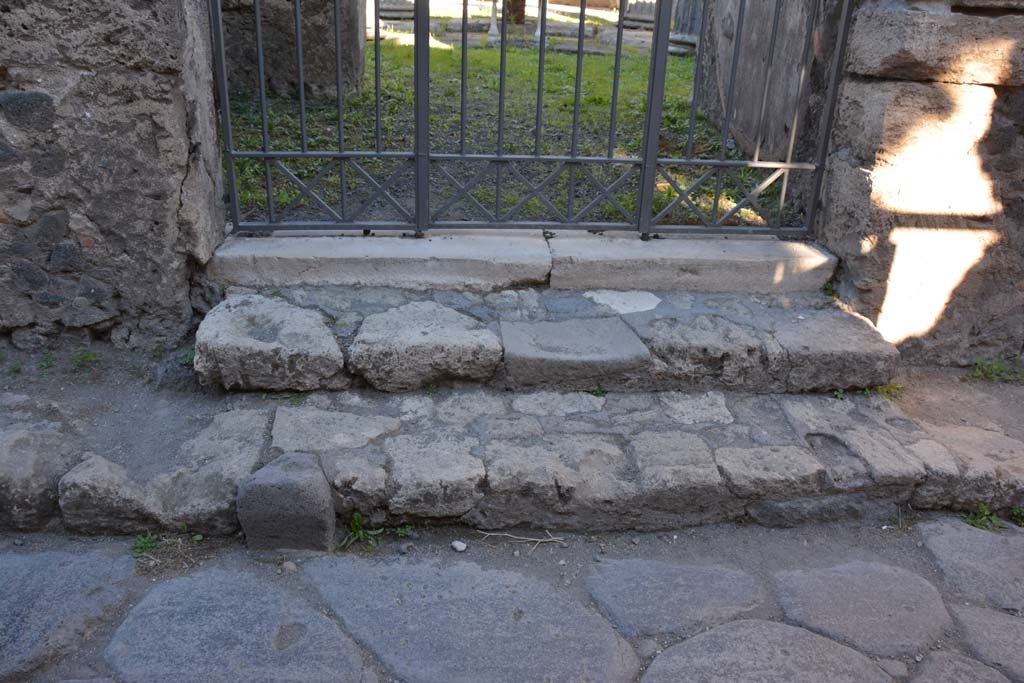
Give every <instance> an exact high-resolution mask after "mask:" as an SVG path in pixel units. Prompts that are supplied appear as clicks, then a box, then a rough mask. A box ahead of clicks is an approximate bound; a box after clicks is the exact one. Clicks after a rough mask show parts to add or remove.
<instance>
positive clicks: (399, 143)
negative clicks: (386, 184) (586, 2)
mask: <svg viewBox="0 0 1024 683" xmlns="http://www.w3.org/2000/svg"><path fill="white" fill-rule="evenodd" d="M538 55H539V51H538V50H536V49H533V48H531V47H511V46H510V47H509V48H508V49H507V52H506V59H507V68H506V74H507V77H506V84H505V98H506V99H505V107H504V140H503V151H504V153H506V154H533V153H534V151H535V145H534V139H535V138H534V131H535V122H536V105H537V73H538ZM366 57H367V62H368V63H367V66H366V71H365V77H364V83H363V88H362V91H361V92H360V93H358V94H351V96H347V97H346V101H345V107H344V120H345V126H344V135H345V146H346V149H348V150H365V151H373V150H375V149H376V135H375V130H376V125H375V122H376V113H375V103H374V96H373V94H374V88H373V74H374V64H373V60H374V51H373V48H372V45H370V46H368V49H367V52H366ZM500 57H501V53H500V50H495V49H482V48H471V49H470V50H469V51H468V52H467V61H468V74H469V76H468V79H467V97H466V108H467V116H466V121H465V139H464V143H465V145H464V149H465V151H466V152H468V153H483V154H493V153H496V152H497V149H498V141H497V129H498V116H499V111H498V110H499V107H498V100H499V91H500V88H499V86H500V82H499V60H500ZM461 59H462V53H461V50H460V49H439V48H435V49H431V54H430V69H431V91H430V94H431V108H430V127H431V149H432V151H433V152H435V153H457V152H459V150H460V142H461V140H462V138H461V131H462V120H461V115H460V111H461ZM668 64H669V72H668V77H667V86H666V88H667V92H666V96H665V100H664V107H663V110H664V114H663V121H662V127H661V136H660V140H659V146H660V151H659V154H660V156H661V157H663V158H666V157H669V158H672V157H676V158H677V157H683V156H685V155H686V154H685V153H686V146H687V139H688V132H689V121H690V107H689V102H690V97H691V92H692V87H693V70H694V60H693V58H692V57H671V58H670V59H669V63H668ZM648 68H649V59H648V57H647V55H646V54H643V55H642V54H638V53H636V51H635V50H632V49H630V48H625V51H624V53H623V55H622V65H621V75H620V79H619V92H618V106H617V125H616V138H615V144H614V148H613V150H612V153H613V155H614V156H615V157H619V158H622V157H632V158H636V157H639V156H641V147H642V141H643V121H644V116H645V112H646V104H647V103H646V97H647V75H648ZM613 74H614V56H613V55H585V56H584V59H583V73H582V83H583V87H582V97H581V103H580V111H579V133H578V136H577V139H576V142H575V145H576V151H577V153H578V154H579V155H580V156H601V157H604V156H606V155H607V154H608V142H609V141H608V132H609V124H610V114H611V101H612V90H613V80H614V79H613ZM575 76H576V55H575V54H567V53H559V52H555V51H553V50H549V51H548V52H547V55H546V58H545V70H544V98H543V99H544V104H543V125H542V135H541V140H540V152H541V154H545V155H569V154H570V153H571V152H572V148H573V144H574V143H573V136H572V129H573V121H574V118H575V112H574V83H575ZM381 91H382V102H381V116H380V127H381V141H382V145H381V149H382V150H384V151H409V150H411V149H412V147H413V143H414V139H413V131H414V123H413V104H414V101H413V48H412V47H411V46H409V45H398V44H395V43H383V44H382V45H381ZM231 112H232V123H233V132H234V136H235V146H236V148H237V149H239V150H249V151H259V150H261V149H262V133H261V111H260V107H259V102H258V100H257V98H256V97H255V96H253V94H252V93H236V94H235V95H234V96H233V97H232V99H231ZM306 126H307V139H308V148H309V149H310V150H323V151H332V150H337V149H338V112H337V108H336V103H335V99H334V97H333V96H332V97H330V98H329V99H326V100H324V99H316V98H313V97H307V101H306ZM268 128H269V132H270V138H271V140H270V149H271V150H275V151H291V150H298V149H299V148H300V140H301V135H300V116H299V106H298V101H297V99H295V98H292V97H283V96H280V95H275V96H272V97H270V99H269V106H268ZM721 145H722V140H721V135H720V133H719V131H718V128H717V126H716V125H714V124H713V123H712V122H709V121H707V120H705V118H704V117H703V116H702V115H698V116H697V117H696V124H695V126H694V129H693V154H692V156H693V157H695V158H718V156H719V154H720V152H721ZM727 156H728V157H730V158H735V157H736V156H737V153H735V152H730V153H728V154H727ZM401 163H402V162H399V161H396V160H380V161H374V160H367V161H364V162H360V166H361V167H362V168H363V169H365V171H366V172H367V173H369V174H370V175H372V176H374V177H375V178H377V179H378V180H383V179H384V178H386V177H387V176H388V175H390V174H391V173H393V172H394V173H396V174H397V176H396V177H397V179H398V180H397V182H396V183H395V184H394V185H393V186H392V189H391V192H392V194H393V195H394V196H395V197H396V199H397V200H398V201H399V202H400V203H402V204H403V205H404V206H406V207H408V208H409V209H410V210H411V207H412V197H413V196H412V169H411V168H409V167H406V168H404V169H402V168H400V166H401ZM285 165H286V166H287V167H288V168H289V170H290V171H291V172H293V173H294V174H295V175H296V176H297V177H298V178H299V179H301V180H302V181H303V182H309V181H311V180H313V179H314V178H316V177H317V174H318V173H320V172H321V171H322V170H323V171H324V172H323V174H322V175H321V176H320V179H319V181H318V183H317V185H316V192H317V194H318V195H320V196H321V197H322V198H323V199H324V200H325V201H327V202H328V203H330V204H331V205H332V206H335V207H337V206H338V205H339V204H340V199H341V187H342V185H343V184H344V186H345V187H346V189H347V191H346V201H347V202H348V205H349V207H350V208H351V207H352V206H358V205H360V203H361V202H362V201H363V200H364V199H366V198H367V197H368V196H369V191H370V190H369V186H368V184H367V182H366V181H365V180H364V179H363V178H362V177H361V176H360V175H359V173H358V171H357V170H356V169H355V168H353V167H352V165H351V164H349V163H346V164H345V165H344V167H345V179H344V183H343V181H342V178H341V176H340V173H339V171H338V169H337V167H336V166H331V167H329V168H326V169H325V168H324V166H325V165H324V161H323V160H316V159H288V160H286V161H285ZM510 166H511V165H506V166H505V168H506V169H509V167H510ZM514 166H515V167H517V169H518V171H519V173H521V174H522V176H523V178H519V177H517V175H516V173H515V171H513V170H506V171H504V172H503V182H502V190H501V192H502V197H501V206H502V212H505V211H508V210H509V209H511V208H512V207H513V206H514V205H515V204H517V203H518V202H520V201H523V204H522V205H521V206H520V208H519V210H517V212H516V213H515V214H514V215H513V216H512V218H513V219H514V220H537V221H545V220H553V219H556V213H555V212H553V211H551V209H550V208H549V207H548V206H546V205H545V203H544V202H543V201H542V200H541V199H540V198H537V197H533V198H529V194H528V193H529V187H528V183H536V182H537V181H538V180H539V179H540V178H544V177H547V176H548V175H549V174H551V173H552V172H553V171H555V169H556V168H557V167H556V165H553V164H551V163H536V162H521V163H517V164H514ZM444 168H445V169H446V170H448V171H449V172H450V173H451V174H452V175H453V176H455V178H456V179H457V180H458V181H459V182H460V183H465V182H467V181H469V180H470V179H471V178H473V177H474V176H475V175H476V174H477V172H478V171H480V169H481V168H482V165H481V164H480V163H479V162H476V163H472V162H466V161H454V162H446V163H445V164H444ZM493 168H494V167H493V166H492V167H491V169H490V170H488V171H487V173H488V175H487V176H486V177H485V179H484V180H483V181H482V182H481V183H480V184H479V185H477V186H476V188H475V189H474V190H473V191H472V195H473V197H474V198H476V200H477V201H479V202H480V203H481V204H482V205H483V206H485V207H488V208H489V209H493V207H494V205H495V201H496V197H495V182H494V174H495V171H494V170H493ZM629 168H630V167H629V165H627V164H601V165H589V166H588V170H590V172H591V173H592V174H593V175H594V176H595V180H596V182H598V183H602V184H604V185H606V186H607V185H610V184H611V183H612V182H613V181H615V180H616V179H617V178H619V177H620V176H621V175H622V174H623V173H625V172H626V171H627V170H628V169H629ZM665 170H666V171H668V172H669V175H670V176H671V177H672V179H673V180H674V182H676V183H677V184H678V185H679V186H680V187H681V188H686V187H688V186H690V185H691V184H692V183H693V182H694V181H696V180H697V178H699V177H700V176H701V175H702V174H703V173H704V172H705V171H707V170H708V169H707V168H704V167H673V168H671V169H665ZM236 172H237V175H238V184H239V201H240V204H241V208H242V211H243V214H246V215H249V216H261V215H265V211H266V202H267V199H266V185H265V175H264V173H265V169H264V164H263V162H262V161H260V160H254V159H249V160H239V161H238V162H237V164H236ZM769 173H770V171H766V170H764V169H739V170H737V171H736V172H735V173H734V174H729V173H723V174H722V181H721V187H720V188H719V189H720V191H721V195H722V199H721V207H722V208H721V209H720V213H723V212H724V211H726V210H728V209H729V208H730V207H732V206H733V204H734V202H736V201H738V200H739V199H740V198H742V197H743V196H745V195H746V193H747V192H748V191H750V190H751V189H753V187H754V186H756V185H757V184H758V183H759V182H761V181H762V180H763V179H764V178H766V177H767V175H768V174H769ZM569 176H570V173H569V171H568V169H565V168H563V170H562V172H561V173H556V174H555V176H554V177H553V178H551V181H550V183H549V185H548V188H549V189H548V190H547V191H545V193H544V194H545V196H546V197H547V198H548V199H549V201H550V202H551V203H552V204H553V205H554V206H555V207H557V209H558V210H559V211H560V212H562V213H566V212H567V209H568V201H569V196H570V191H569V188H570V182H572V181H570V178H569ZM637 176H638V174H637V173H633V174H632V176H630V178H629V179H628V180H626V181H624V182H623V184H622V185H621V187H619V189H618V190H617V191H615V192H614V197H615V198H616V200H617V201H618V202H619V204H620V205H621V207H622V209H623V210H624V211H625V212H626V213H627V214H629V215H630V216H632V214H633V212H635V210H636V202H637V200H636V197H637V189H638V187H639V181H638V177H637ZM272 178H273V195H274V206H275V209H276V210H277V211H278V214H279V220H280V219H281V217H282V215H281V214H282V213H283V214H284V216H283V217H284V218H286V219H291V220H294V219H295V218H296V217H297V216H300V215H302V216H306V217H311V218H321V217H322V215H317V214H319V213H320V212H319V209H317V208H316V206H315V205H314V204H313V203H312V202H310V201H309V200H308V199H306V198H305V197H302V196H301V194H300V192H299V191H298V189H297V188H296V187H295V186H294V185H293V184H292V183H290V182H288V180H287V179H286V178H285V176H284V175H283V174H282V173H280V172H279V171H278V170H277V169H274V170H272ZM524 179H525V181H526V182H524ZM574 183H575V193H574V194H573V197H574V202H575V209H576V211H578V210H579V209H581V208H583V207H584V206H586V205H587V204H589V203H590V201H591V199H593V198H595V197H597V196H598V192H597V190H596V189H595V188H594V187H593V186H592V184H591V182H590V180H589V179H587V178H586V177H585V176H584V175H582V174H581V173H580V172H577V173H576V174H575V178H574ZM715 185H716V181H715V178H714V176H712V177H710V178H709V179H706V180H705V181H704V182H703V183H702V184H701V186H700V188H699V191H698V192H697V193H696V194H695V197H694V200H695V203H696V204H697V205H698V206H699V207H700V209H701V210H702V211H703V212H704V213H705V214H706V215H709V214H710V213H711V211H712V206H713V199H714V195H715V190H716V187H715ZM778 185H779V183H776V184H775V185H773V186H772V187H771V188H769V189H768V191H766V192H765V193H763V194H762V197H763V198H764V200H763V203H762V205H763V206H766V207H767V206H770V207H775V206H776V205H777V201H778V200H777V196H778ZM431 192H432V195H431V202H432V206H433V207H434V209H435V210H436V209H437V208H440V207H441V206H442V205H443V204H444V203H445V202H446V201H447V200H448V198H449V197H451V196H452V195H453V188H452V185H451V184H450V182H449V181H448V180H447V179H446V178H445V177H444V176H443V174H442V172H441V171H440V170H439V169H438V168H437V165H436V164H435V167H434V168H432V171H431ZM676 194H677V193H676V191H675V190H674V189H673V187H672V185H671V183H669V182H668V181H667V180H666V179H664V178H662V177H659V178H658V179H657V184H656V191H655V210H656V211H659V210H660V209H661V208H663V207H665V206H666V205H668V204H669V202H671V201H672V199H673V198H674V197H675V196H676ZM773 199H774V201H773ZM293 203H294V206H292V212H291V213H289V212H286V211H285V210H286V209H287V208H288V207H289V205H290V204H293ZM303 212H305V213H303ZM460 212H461V213H460ZM368 214H373V215H372V217H376V218H378V219H382V220H387V219H393V218H398V214H397V212H395V211H394V210H393V209H392V208H391V207H390V206H389V205H387V204H386V203H384V202H383V201H378V202H376V203H375V204H374V205H373V206H371V207H370V208H369V209H368V213H367V214H364V215H362V216H361V218H362V219H367V218H370V217H371V215H368ZM479 217H481V216H480V212H479V209H478V207H475V206H473V205H471V204H470V203H469V202H466V201H463V202H461V203H457V204H455V205H453V206H452V207H450V209H449V211H447V212H445V213H444V214H442V215H441V216H438V217H437V218H439V219H441V220H462V219H466V218H479ZM582 219H583V220H587V221H605V222H606V221H618V222H624V221H626V216H624V215H623V213H622V212H621V211H620V210H619V209H618V208H616V207H615V206H614V205H613V204H612V203H610V202H607V201H600V202H598V203H597V204H596V205H595V206H594V207H593V208H592V209H591V210H590V211H589V212H588V213H587V214H585V215H584V216H583V217H582ZM630 220H631V219H630ZM663 222H666V223H681V224H695V223H699V222H700V221H699V220H698V219H697V217H696V215H695V214H693V213H692V212H691V211H690V210H689V209H688V208H686V207H685V205H681V206H677V207H676V208H675V209H674V210H673V211H672V212H671V213H670V214H669V215H668V216H667V217H666V218H665V219H664V221H663ZM728 223H729V224H732V225H736V224H763V223H764V221H763V219H762V218H761V217H760V216H758V215H757V214H756V213H755V212H754V211H752V210H750V209H749V208H745V209H742V210H741V211H740V212H739V213H738V214H737V215H736V216H734V217H733V218H732V219H730V221H728Z"/></svg>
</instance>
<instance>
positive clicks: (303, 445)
mask: <svg viewBox="0 0 1024 683" xmlns="http://www.w3.org/2000/svg"><path fill="white" fill-rule="evenodd" d="M400 424H401V423H400V421H399V420H398V419H396V418H393V417H388V416H385V415H357V414H355V413H347V412H340V411H332V410H320V409H317V408H305V407H303V408H289V407H285V406H282V407H280V408H278V409H277V413H276V414H275V417H274V429H273V441H272V444H271V445H272V446H273V447H274V448H280V449H281V450H282V451H303V452H306V453H329V452H331V451H334V450H337V449H340V448H358V447H359V446H365V445H366V444H368V443H370V441H373V440H374V439H377V438H379V437H381V436H383V435H385V434H391V433H393V432H397V431H398V428H399V426H400Z"/></svg>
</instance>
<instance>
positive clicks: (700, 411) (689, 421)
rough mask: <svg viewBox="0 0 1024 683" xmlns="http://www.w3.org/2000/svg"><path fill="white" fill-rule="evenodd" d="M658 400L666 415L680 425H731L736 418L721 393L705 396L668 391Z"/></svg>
mask: <svg viewBox="0 0 1024 683" xmlns="http://www.w3.org/2000/svg"><path fill="white" fill-rule="evenodd" d="M658 400H659V401H660V402H661V405H662V406H664V408H665V414H666V415H668V417H669V418H671V419H672V421H673V422H678V423H679V424H685V425H693V424H719V425H726V424H731V423H732V422H733V420H734V419H735V418H733V415H732V413H731V412H729V408H728V406H726V404H725V395H724V394H723V393H722V392H720V391H709V392H707V393H705V394H684V393H682V392H678V391H666V392H662V393H659V394H658Z"/></svg>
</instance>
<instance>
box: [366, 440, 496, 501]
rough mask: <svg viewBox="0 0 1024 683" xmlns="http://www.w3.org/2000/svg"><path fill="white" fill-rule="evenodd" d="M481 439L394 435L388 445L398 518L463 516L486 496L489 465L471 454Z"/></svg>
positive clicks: (393, 495)
mask: <svg viewBox="0 0 1024 683" xmlns="http://www.w3.org/2000/svg"><path fill="white" fill-rule="evenodd" d="M478 444H479V441H478V440H477V439H474V438H471V437H464V436H458V435H456V434H450V433H448V434H446V433H431V434H423V435H419V436H406V435H403V436H393V437H391V438H389V439H387V440H386V441H385V442H384V450H385V452H386V453H387V457H388V470H389V472H390V475H391V477H390V487H391V489H392V493H391V498H390V500H389V501H388V507H389V509H390V510H391V512H392V513H394V514H396V515H428V516H431V517H458V516H459V515H461V514H464V513H465V512H468V511H469V509H470V508H471V507H472V506H473V503H475V502H476V501H477V500H478V499H480V498H481V497H483V495H484V494H483V491H482V490H481V489H480V486H481V483H482V482H483V480H484V477H485V474H486V473H485V472H484V465H483V463H482V462H481V461H480V459H479V458H477V457H475V456H474V455H472V454H471V453H470V451H471V450H472V449H473V448H474V447H475V446H477V445H478Z"/></svg>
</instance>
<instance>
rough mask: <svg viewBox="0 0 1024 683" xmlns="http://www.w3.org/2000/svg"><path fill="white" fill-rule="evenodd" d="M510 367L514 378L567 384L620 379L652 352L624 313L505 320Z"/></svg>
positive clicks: (520, 383) (530, 383) (515, 380)
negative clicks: (619, 315) (552, 319)
mask: <svg viewBox="0 0 1024 683" xmlns="http://www.w3.org/2000/svg"><path fill="white" fill-rule="evenodd" d="M501 338H502V341H503V343H504V345H505V369H506V370H507V372H508V377H509V379H510V380H511V382H512V384H514V385H516V386H535V385H540V384H552V385H559V386H563V387H568V386H581V385H585V384H587V383H595V382H600V381H604V382H606V383H607V382H615V381H618V380H619V379H620V378H621V377H622V376H623V375H625V374H627V373H631V372H636V371H639V370H642V369H643V368H644V367H645V366H646V365H647V364H648V363H649V362H650V358H651V354H650V352H649V351H648V350H647V347H646V346H644V344H643V342H641V341H640V339H639V337H637V336H636V334H634V333H633V331H632V330H631V329H629V327H628V326H627V325H626V324H625V323H624V322H622V320H620V319H619V318H583V319H574V320H566V321H564V322H506V321H502V323H501Z"/></svg>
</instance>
